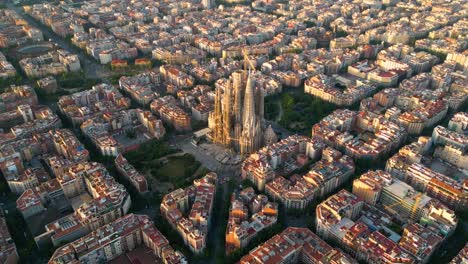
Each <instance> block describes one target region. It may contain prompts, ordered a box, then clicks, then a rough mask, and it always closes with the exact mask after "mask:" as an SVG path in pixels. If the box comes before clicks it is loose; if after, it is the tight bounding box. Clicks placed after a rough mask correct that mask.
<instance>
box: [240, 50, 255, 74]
mask: <svg viewBox="0 0 468 264" xmlns="http://www.w3.org/2000/svg"><path fill="white" fill-rule="evenodd" d="M242 53H243V54H244V70H246V71H247V64H249V66H250V68H249V70H250V71H255V65H254V64H253V63H252V61H251V60H250V59H249V52H248V51H247V48H243V49H242Z"/></svg>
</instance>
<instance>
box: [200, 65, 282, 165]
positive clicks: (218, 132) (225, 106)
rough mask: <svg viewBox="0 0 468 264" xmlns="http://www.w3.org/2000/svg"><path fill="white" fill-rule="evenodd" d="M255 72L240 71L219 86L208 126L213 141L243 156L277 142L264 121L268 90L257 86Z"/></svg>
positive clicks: (221, 81)
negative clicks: (265, 100) (265, 99)
mask: <svg viewBox="0 0 468 264" xmlns="http://www.w3.org/2000/svg"><path fill="white" fill-rule="evenodd" d="M252 75H253V74H251V72H250V71H249V72H247V71H242V70H239V71H236V72H234V73H233V74H232V75H231V77H230V78H229V79H221V80H219V81H218V83H217V85H216V86H217V88H216V96H215V105H214V111H213V112H211V113H210V116H209V119H208V127H209V128H210V129H211V134H210V135H209V137H210V139H211V141H212V142H213V143H216V144H221V145H223V146H225V147H227V148H232V149H234V150H236V151H237V152H239V153H240V155H241V156H245V155H248V154H251V153H253V152H255V151H257V150H258V149H260V148H261V147H263V146H265V145H269V144H271V143H274V142H276V141H277V136H276V134H275V132H274V131H273V129H272V128H271V126H269V127H268V128H266V125H265V120H264V98H265V96H264V91H263V89H262V88H260V87H256V86H255V78H254V77H253V76H252Z"/></svg>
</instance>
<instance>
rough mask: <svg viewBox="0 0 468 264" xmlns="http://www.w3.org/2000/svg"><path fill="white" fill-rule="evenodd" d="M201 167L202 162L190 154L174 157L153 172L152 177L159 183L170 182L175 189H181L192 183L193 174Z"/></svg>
mask: <svg viewBox="0 0 468 264" xmlns="http://www.w3.org/2000/svg"><path fill="white" fill-rule="evenodd" d="M199 167H200V162H198V161H197V160H195V158H194V157H193V156H191V155H189V154H185V155H183V156H173V157H169V158H168V159H167V162H162V164H160V165H159V166H156V168H154V167H153V169H152V170H151V176H152V177H153V178H154V179H156V180H157V181H158V182H168V183H171V184H172V185H173V187H174V188H179V187H182V186H185V185H186V184H187V183H190V182H191V180H192V176H193V174H194V173H195V172H196V171H197V169H198V168H199Z"/></svg>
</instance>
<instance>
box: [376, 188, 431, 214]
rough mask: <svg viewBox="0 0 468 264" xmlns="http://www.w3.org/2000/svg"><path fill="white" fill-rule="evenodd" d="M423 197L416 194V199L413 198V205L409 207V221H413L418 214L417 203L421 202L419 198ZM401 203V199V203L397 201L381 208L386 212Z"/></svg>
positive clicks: (420, 194)
mask: <svg viewBox="0 0 468 264" xmlns="http://www.w3.org/2000/svg"><path fill="white" fill-rule="evenodd" d="M422 195H423V193H421V192H420V193H418V194H416V197H415V198H414V204H413V207H411V214H410V219H415V218H416V214H417V212H418V205H419V201H421V196H422ZM402 203H403V199H402V200H401V201H398V202H396V203H393V204H391V205H384V206H383V207H384V208H385V209H386V210H389V209H392V208H393V207H395V206H397V205H400V204H402Z"/></svg>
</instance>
